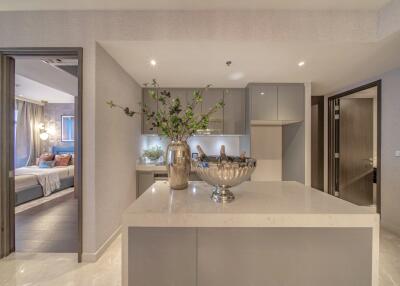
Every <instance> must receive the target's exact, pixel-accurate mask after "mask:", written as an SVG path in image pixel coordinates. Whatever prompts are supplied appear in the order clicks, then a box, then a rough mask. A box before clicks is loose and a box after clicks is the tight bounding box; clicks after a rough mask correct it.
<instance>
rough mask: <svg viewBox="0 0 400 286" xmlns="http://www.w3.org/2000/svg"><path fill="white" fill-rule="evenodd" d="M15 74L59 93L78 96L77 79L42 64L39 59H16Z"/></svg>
mask: <svg viewBox="0 0 400 286" xmlns="http://www.w3.org/2000/svg"><path fill="white" fill-rule="evenodd" d="M15 73H17V74H19V75H21V76H24V77H26V78H28V79H31V80H33V81H36V82H38V83H41V84H43V85H46V86H48V87H51V88H53V89H56V90H59V91H61V92H64V93H67V94H70V95H74V96H77V95H78V79H77V78H76V77H75V76H73V75H71V74H69V73H67V72H65V71H63V70H61V69H58V68H56V67H54V66H52V65H49V64H47V63H44V62H43V61H42V58H40V57H33V58H32V57H31V58H24V57H18V58H16V60H15Z"/></svg>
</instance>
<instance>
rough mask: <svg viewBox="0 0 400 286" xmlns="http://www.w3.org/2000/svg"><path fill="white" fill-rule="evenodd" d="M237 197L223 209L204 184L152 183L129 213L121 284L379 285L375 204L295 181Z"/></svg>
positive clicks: (243, 190)
mask: <svg viewBox="0 0 400 286" xmlns="http://www.w3.org/2000/svg"><path fill="white" fill-rule="evenodd" d="M232 191H233V192H234V193H235V196H236V200H235V201H234V202H232V203H230V204H217V203H215V202H213V201H212V200H210V195H211V192H212V187H211V186H209V185H207V184H206V183H204V182H191V183H190V185H189V188H188V189H187V190H183V191H182V190H181V191H174V190H170V188H169V186H168V183H167V182H156V183H155V184H154V185H153V186H151V187H150V188H149V189H148V190H147V191H146V192H145V193H144V194H143V195H142V196H141V197H140V198H138V199H137V200H136V201H135V202H134V203H133V204H132V205H131V206H130V207H129V208H128V209H127V210H126V211H125V213H124V216H123V283H124V285H133V282H131V281H134V282H135V284H134V285H138V286H140V285H159V286H162V285H172V284H173V285H177V286H179V285H182V286H183V285H185V286H191V285H193V286H194V285H208V286H212V285H229V286H236V285H287V286H291V285H296V286H301V285H308V286H310V285H325V286H330V285H332V286H333V285H342V286H343V285H349V286H350V285H373V286H376V285H378V254H379V215H377V214H376V213H373V211H372V210H371V209H370V208H368V207H359V206H356V205H353V204H351V203H348V202H346V201H343V200H341V199H338V198H335V197H333V196H330V195H328V194H325V193H323V192H320V191H317V190H314V189H312V188H310V187H305V186H304V185H302V184H300V183H296V182H245V183H243V184H241V185H240V186H238V187H235V188H232ZM168 256H170V257H168ZM168 259H171V263H173V264H174V266H171V265H170V264H168V263H167V264H165V263H163V261H164V262H165V261H168ZM144 261H145V262H144ZM294 261H296V263H293V262H294ZM143 264H146V265H147V267H149V268H151V269H147V270H146V267H144V265H143ZM179 266H181V268H180V267H179ZM224 269H230V271H229V272H230V274H229V275H227V276H228V277H227V276H226V275H225V274H226V273H225V274H224V271H226V270H224ZM350 270H351V271H350ZM146 271H147V272H146ZM150 272H152V273H153V274H152V275H151V274H150ZM313 273H314V274H315V273H318V275H314V274H313ZM166 281H170V282H171V281H173V283H172V284H168V283H167V282H166ZM146 283H147V284H146Z"/></svg>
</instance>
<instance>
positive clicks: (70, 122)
mask: <svg viewBox="0 0 400 286" xmlns="http://www.w3.org/2000/svg"><path fill="white" fill-rule="evenodd" d="M74 127H75V116H73V115H61V142H73V141H74V140H75V136H74V134H75V128H74Z"/></svg>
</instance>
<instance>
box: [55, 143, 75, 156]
mask: <svg viewBox="0 0 400 286" xmlns="http://www.w3.org/2000/svg"><path fill="white" fill-rule="evenodd" d="M51 153H53V154H55V155H61V154H73V153H74V145H71V146H53V147H51Z"/></svg>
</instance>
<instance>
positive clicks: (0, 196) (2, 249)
mask: <svg viewBox="0 0 400 286" xmlns="http://www.w3.org/2000/svg"><path fill="white" fill-rule="evenodd" d="M14 88H15V61H14V59H13V58H12V57H9V56H6V55H3V54H2V53H0V134H1V143H0V167H1V172H0V258H2V257H4V256H7V255H8V254H10V253H11V252H13V251H15V242H14V241H15V239H14V236H15V234H14V220H15V215H14V176H13V170H14V112H13V111H14Z"/></svg>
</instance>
